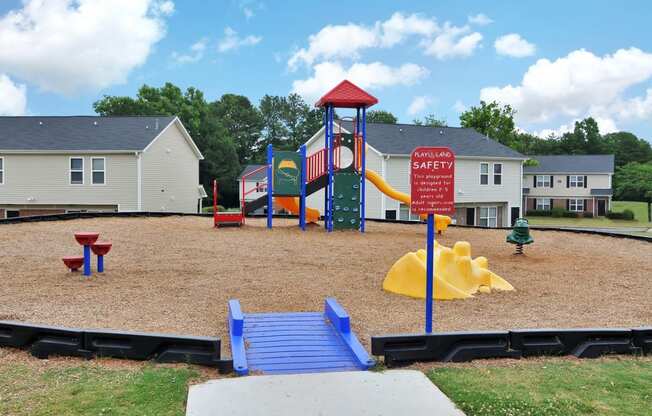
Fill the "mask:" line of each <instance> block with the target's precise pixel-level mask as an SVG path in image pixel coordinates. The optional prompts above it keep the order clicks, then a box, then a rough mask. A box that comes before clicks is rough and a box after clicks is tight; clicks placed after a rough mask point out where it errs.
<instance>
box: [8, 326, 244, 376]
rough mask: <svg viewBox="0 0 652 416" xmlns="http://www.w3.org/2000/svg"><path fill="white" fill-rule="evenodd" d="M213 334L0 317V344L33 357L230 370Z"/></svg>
mask: <svg viewBox="0 0 652 416" xmlns="http://www.w3.org/2000/svg"><path fill="white" fill-rule="evenodd" d="M221 346H222V343H221V340H220V339H219V338H216V337H198V336H181V335H168V334H155V333H145V332H127V331H112V330H95V329H77V328H64V327H55V326H47V325H35V324H30V323H23V322H18V321H0V347H12V348H20V349H28V350H29V351H30V352H31V354H32V355H33V356H34V357H37V358H42V359H45V358H48V357H49V356H51V355H62V356H73V357H84V358H87V359H91V358H94V357H111V358H125V359H130V360H140V361H142V360H154V361H157V362H161V363H185V364H197V365H202V366H207V367H215V368H217V369H218V370H219V371H220V372H221V373H230V372H231V371H233V360H230V359H222V357H221Z"/></svg>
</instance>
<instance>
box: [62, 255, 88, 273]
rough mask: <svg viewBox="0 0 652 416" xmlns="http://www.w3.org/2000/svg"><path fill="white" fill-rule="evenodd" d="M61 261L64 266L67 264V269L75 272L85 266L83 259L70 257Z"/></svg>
mask: <svg viewBox="0 0 652 416" xmlns="http://www.w3.org/2000/svg"><path fill="white" fill-rule="evenodd" d="M61 260H63V264H65V265H66V267H67V268H69V269H70V270H71V271H73V272H74V271H77V269H79V268H80V267H81V266H83V264H84V258H83V257H76V256H69V257H64V258H62V259H61Z"/></svg>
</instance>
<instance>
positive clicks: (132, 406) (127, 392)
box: [0, 363, 199, 416]
mask: <svg viewBox="0 0 652 416" xmlns="http://www.w3.org/2000/svg"><path fill="white" fill-rule="evenodd" d="M198 377H199V374H198V373H197V372H196V371H195V370H193V369H190V368H168V367H154V366H145V367H143V368H138V369H125V368H120V369H112V368H107V367H102V366H99V365H93V364H90V363H84V364H80V365H76V366H72V367H65V368H48V369H46V370H39V369H38V368H35V367H34V366H26V365H24V364H5V365H2V366H0V415H15V416H23V415H25V416H26V415H30V416H46V415H48V416H49V415H52V416H54V415H56V416H76V415H98V416H100V415H101V416H109V415H111V416H114V415H115V416H118V415H120V416H121V415H142V416H149V415H151V416H168V415H169V416H172V415H179V416H181V415H185V402H186V397H187V393H188V383H189V382H190V381H192V380H194V379H197V378H198Z"/></svg>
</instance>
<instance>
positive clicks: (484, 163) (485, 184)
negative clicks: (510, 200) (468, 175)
mask: <svg viewBox="0 0 652 416" xmlns="http://www.w3.org/2000/svg"><path fill="white" fill-rule="evenodd" d="M483 166H486V167H487V173H482V167H483ZM482 176H486V177H487V183H482ZM480 186H489V162H480Z"/></svg>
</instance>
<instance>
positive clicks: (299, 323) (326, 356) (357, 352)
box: [229, 298, 374, 375]
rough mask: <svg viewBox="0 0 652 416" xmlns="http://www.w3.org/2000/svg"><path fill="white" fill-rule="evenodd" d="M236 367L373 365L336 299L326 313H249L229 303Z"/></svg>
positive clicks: (278, 370) (292, 369) (302, 369)
mask: <svg viewBox="0 0 652 416" xmlns="http://www.w3.org/2000/svg"><path fill="white" fill-rule="evenodd" d="M229 328H230V331H229V332H230V336H231V350H232V355H233V367H234V369H235V371H236V373H237V374H238V375H246V374H249V372H254V373H262V374H297V373H321V372H330V371H355V370H367V369H368V368H369V367H370V366H372V365H373V364H374V361H373V360H372V359H371V358H370V357H369V355H368V354H367V352H366V351H365V349H364V348H363V347H362V345H360V342H359V341H358V339H357V338H356V336H355V334H354V333H352V332H351V329H350V323H349V316H348V315H347V313H346V311H344V309H343V308H342V307H341V306H340V305H339V304H338V303H337V301H336V300H335V299H333V298H328V299H326V301H325V305H324V312H323V313H322V312H297V313H246V314H243V313H242V310H241V308H240V303H239V302H238V301H237V300H231V301H229Z"/></svg>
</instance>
